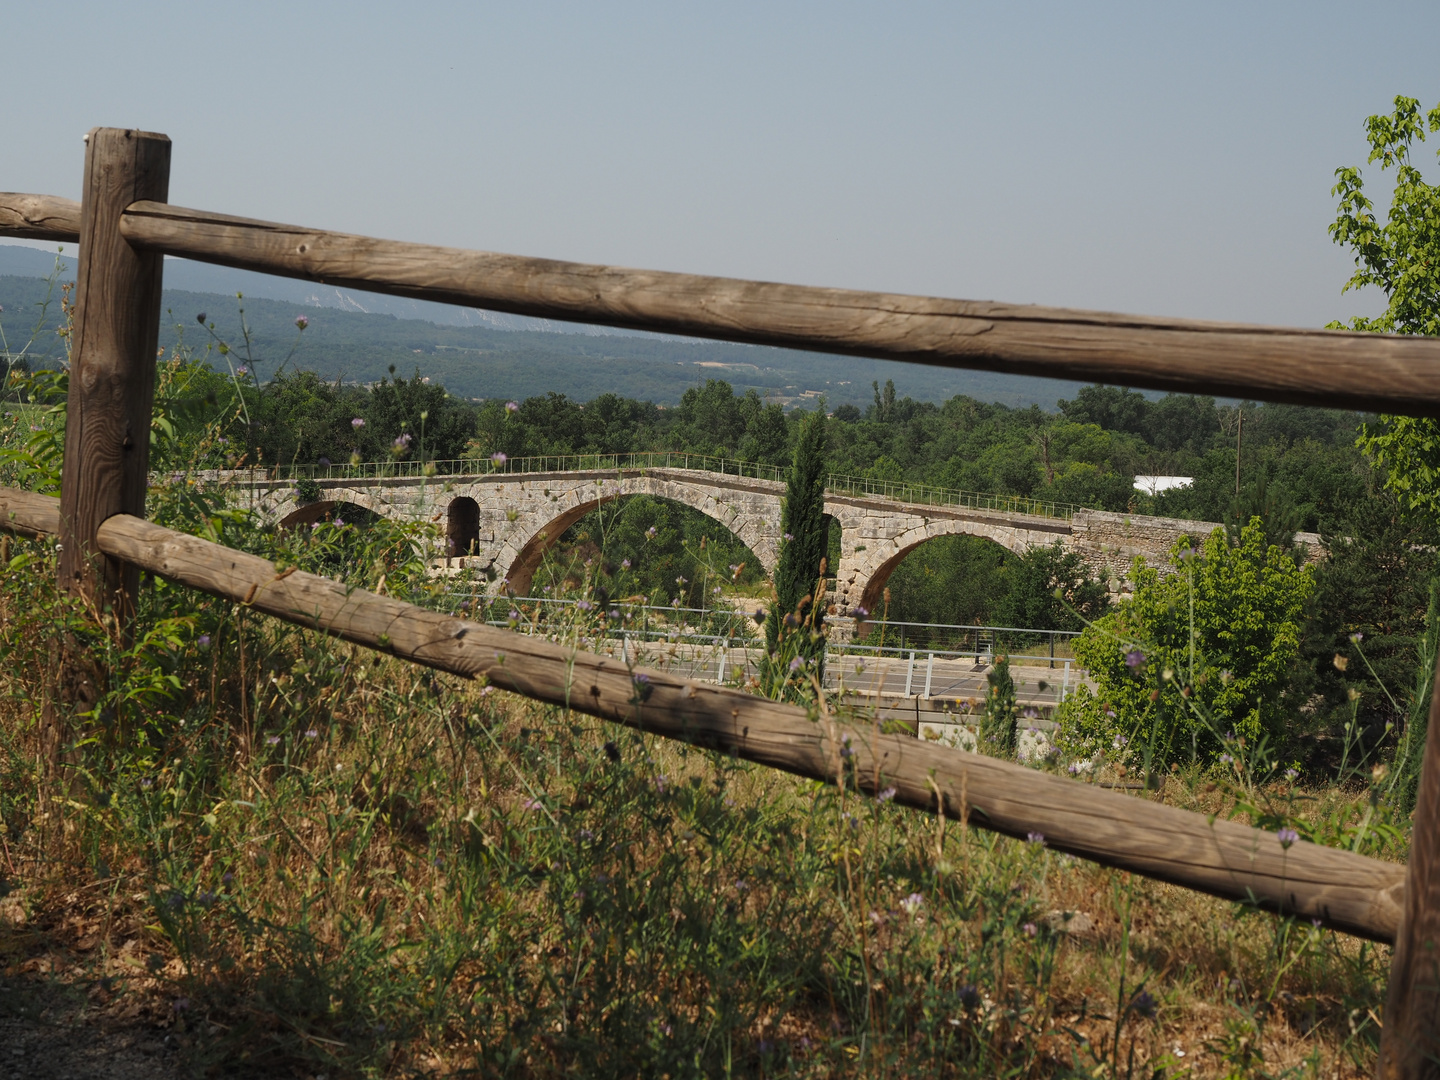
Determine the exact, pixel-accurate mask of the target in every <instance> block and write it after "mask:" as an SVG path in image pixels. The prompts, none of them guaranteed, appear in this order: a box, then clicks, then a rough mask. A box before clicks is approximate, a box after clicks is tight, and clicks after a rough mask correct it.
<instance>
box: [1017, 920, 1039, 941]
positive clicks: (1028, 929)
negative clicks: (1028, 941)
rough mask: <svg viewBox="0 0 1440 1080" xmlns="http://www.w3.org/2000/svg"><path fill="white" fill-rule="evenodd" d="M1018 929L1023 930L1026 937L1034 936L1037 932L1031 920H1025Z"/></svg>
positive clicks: (1037, 929)
mask: <svg viewBox="0 0 1440 1080" xmlns="http://www.w3.org/2000/svg"><path fill="white" fill-rule="evenodd" d="M1020 929H1021V930H1024V931H1025V936H1026V937H1034V936H1035V935H1036V934H1037V933H1038V932H1039V928H1038V927H1037V926H1036V925H1035V924H1034V923H1033V922H1027V923H1026V924H1025V925H1024V926H1022V927H1020Z"/></svg>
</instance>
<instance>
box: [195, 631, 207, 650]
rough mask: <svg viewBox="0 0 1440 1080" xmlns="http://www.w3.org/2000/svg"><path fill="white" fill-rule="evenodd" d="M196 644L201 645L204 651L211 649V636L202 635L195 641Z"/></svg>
mask: <svg viewBox="0 0 1440 1080" xmlns="http://www.w3.org/2000/svg"><path fill="white" fill-rule="evenodd" d="M195 644H197V645H199V646H200V647H201V648H202V649H205V648H209V646H210V635H209V634H201V635H200V636H199V637H198V638H196V639H195Z"/></svg>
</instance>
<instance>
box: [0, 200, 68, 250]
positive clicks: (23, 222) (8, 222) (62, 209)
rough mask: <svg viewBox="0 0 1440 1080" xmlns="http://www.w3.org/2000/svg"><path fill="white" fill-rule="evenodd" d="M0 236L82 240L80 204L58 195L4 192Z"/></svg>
mask: <svg viewBox="0 0 1440 1080" xmlns="http://www.w3.org/2000/svg"><path fill="white" fill-rule="evenodd" d="M0 236H16V237H23V238H26V239H29V240H54V241H56V242H57V243H63V242H66V241H69V242H74V241H76V240H79V239H80V204H79V203H78V202H76V201H75V200H74V199H62V198H60V197H59V196H58V195H24V194H21V193H20V192H17V191H0Z"/></svg>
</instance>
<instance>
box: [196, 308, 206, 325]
mask: <svg viewBox="0 0 1440 1080" xmlns="http://www.w3.org/2000/svg"><path fill="white" fill-rule="evenodd" d="M195 321H196V322H198V323H199V324H200V325H201V326H204V325H205V312H203V311H202V312H200V314H199V315H196V316H195Z"/></svg>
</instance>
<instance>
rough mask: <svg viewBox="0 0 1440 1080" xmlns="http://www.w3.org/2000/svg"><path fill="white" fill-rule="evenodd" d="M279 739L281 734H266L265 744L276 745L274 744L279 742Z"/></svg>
mask: <svg viewBox="0 0 1440 1080" xmlns="http://www.w3.org/2000/svg"><path fill="white" fill-rule="evenodd" d="M279 741H280V736H279V735H266V736H265V745H266V746H274V745H275V744H277V743H278V742H279Z"/></svg>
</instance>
